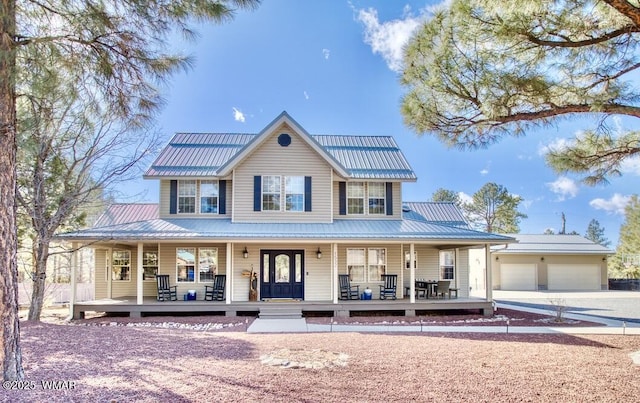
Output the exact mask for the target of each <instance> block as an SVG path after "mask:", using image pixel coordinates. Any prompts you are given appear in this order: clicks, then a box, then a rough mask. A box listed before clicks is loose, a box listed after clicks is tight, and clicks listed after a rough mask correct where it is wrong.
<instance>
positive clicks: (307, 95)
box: [302, 91, 309, 99]
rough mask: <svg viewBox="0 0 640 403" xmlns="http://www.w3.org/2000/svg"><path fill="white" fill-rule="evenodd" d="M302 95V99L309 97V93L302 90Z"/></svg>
mask: <svg viewBox="0 0 640 403" xmlns="http://www.w3.org/2000/svg"><path fill="white" fill-rule="evenodd" d="M302 95H304V99H309V94H308V93H307V91H302Z"/></svg>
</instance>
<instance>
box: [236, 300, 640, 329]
mask: <svg viewBox="0 0 640 403" xmlns="http://www.w3.org/2000/svg"><path fill="white" fill-rule="evenodd" d="M498 307H503V308H508V309H515V310H522V311H526V312H532V313H537V314H541V315H549V311H548V310H540V309H535V308H528V307H520V306H511V305H508V304H498ZM563 316H564V317H566V318H567V319H574V320H583V321H589V322H595V323H602V324H603V325H604V326H597V327H557V326H427V325H348V324H315V323H307V322H306V320H305V319H304V318H302V319H256V320H254V321H253V323H252V324H251V326H249V328H248V329H247V333H330V332H356V333H365V332H366V333H391V332H398V333H513V334H516V333H517V334H583V335H584V334H611V335H615V334H617V335H640V324H638V323H632V322H631V323H627V322H625V321H618V320H614V319H607V318H601V317H594V316H589V315H580V314H572V313H568V314H564V315H563Z"/></svg>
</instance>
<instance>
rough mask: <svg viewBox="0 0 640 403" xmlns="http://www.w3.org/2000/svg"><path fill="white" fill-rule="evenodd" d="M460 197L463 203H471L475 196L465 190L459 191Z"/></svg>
mask: <svg viewBox="0 0 640 403" xmlns="http://www.w3.org/2000/svg"><path fill="white" fill-rule="evenodd" d="M458 197H459V198H460V201H462V202H463V203H471V202H472V201H473V196H470V195H468V194H466V193H465V192H458Z"/></svg>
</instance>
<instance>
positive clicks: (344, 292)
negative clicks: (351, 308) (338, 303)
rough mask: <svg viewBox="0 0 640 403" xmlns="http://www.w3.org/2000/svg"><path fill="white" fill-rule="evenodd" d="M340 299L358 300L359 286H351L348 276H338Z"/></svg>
mask: <svg viewBox="0 0 640 403" xmlns="http://www.w3.org/2000/svg"><path fill="white" fill-rule="evenodd" d="M338 279H339V280H340V299H360V286H359V285H351V280H349V275H348V274H339V275H338Z"/></svg>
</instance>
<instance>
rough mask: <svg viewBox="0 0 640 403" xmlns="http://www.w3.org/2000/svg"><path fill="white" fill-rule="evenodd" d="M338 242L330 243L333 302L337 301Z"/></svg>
mask: <svg viewBox="0 0 640 403" xmlns="http://www.w3.org/2000/svg"><path fill="white" fill-rule="evenodd" d="M337 284H338V244H335V243H334V244H332V245H331V289H332V290H333V303H334V304H337V303H338V286H337Z"/></svg>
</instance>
